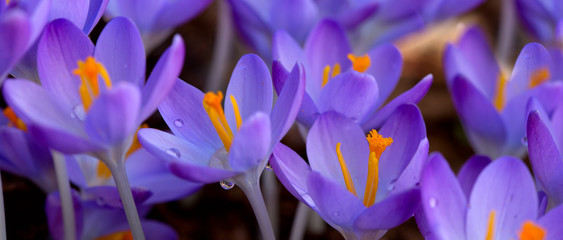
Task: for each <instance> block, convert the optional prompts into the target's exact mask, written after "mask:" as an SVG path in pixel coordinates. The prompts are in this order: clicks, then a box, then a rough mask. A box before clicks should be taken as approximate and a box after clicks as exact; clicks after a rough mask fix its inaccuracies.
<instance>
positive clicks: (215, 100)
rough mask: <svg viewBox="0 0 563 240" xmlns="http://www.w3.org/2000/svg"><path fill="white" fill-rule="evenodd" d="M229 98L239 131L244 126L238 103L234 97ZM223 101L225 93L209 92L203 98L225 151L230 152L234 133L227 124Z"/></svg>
mask: <svg viewBox="0 0 563 240" xmlns="http://www.w3.org/2000/svg"><path fill="white" fill-rule="evenodd" d="M229 97H230V99H231V103H232V105H233V112H234V114H235V120H236V123H237V129H238V128H240V126H241V125H242V119H241V117H240V112H239V107H238V103H237V100H236V99H235V97H234V96H233V95H231V96H229ZM222 100H223V93H222V92H221V91H218V92H217V93H214V92H208V93H206V94H205V96H203V108H204V109H205V111H206V112H207V115H209V119H211V123H213V127H215V130H216V131H217V134H218V135H219V138H220V139H221V141H222V142H223V145H224V146H225V149H226V150H227V151H229V149H230V148H231V142H232V141H233V132H232V131H231V128H230V127H229V124H228V123H227V119H226V118H225V112H224V111H223V107H222V106H221V101H222Z"/></svg>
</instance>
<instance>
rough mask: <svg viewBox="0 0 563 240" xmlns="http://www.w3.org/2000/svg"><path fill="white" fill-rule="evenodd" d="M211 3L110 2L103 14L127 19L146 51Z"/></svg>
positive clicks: (185, 0) (187, 0) (192, 0)
mask: <svg viewBox="0 0 563 240" xmlns="http://www.w3.org/2000/svg"><path fill="white" fill-rule="evenodd" d="M210 3H211V0H181V1H167V0H143V1H138V0H112V1H110V2H109V4H108V7H107V11H106V15H108V16H109V17H110V18H115V17H119V16H123V17H128V18H130V19H131V20H132V21H133V22H135V24H136V25H137V27H138V28H139V31H141V36H142V37H143V42H144V44H145V47H146V49H147V51H150V49H153V48H154V47H156V46H158V44H160V43H161V42H162V41H164V40H165V39H166V38H168V36H170V35H171V34H172V32H173V31H174V28H176V27H178V26H180V25H181V24H183V23H185V22H187V21H189V20H190V19H192V18H194V17H195V16H197V15H198V14H199V13H201V12H202V11H203V10H205V9H206V8H207V6H209V4H210Z"/></svg>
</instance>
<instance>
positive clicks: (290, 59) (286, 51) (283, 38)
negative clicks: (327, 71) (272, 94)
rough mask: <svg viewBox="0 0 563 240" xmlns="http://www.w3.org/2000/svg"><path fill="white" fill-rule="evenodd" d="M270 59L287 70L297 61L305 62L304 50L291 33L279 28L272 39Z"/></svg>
mask: <svg viewBox="0 0 563 240" xmlns="http://www.w3.org/2000/svg"><path fill="white" fill-rule="evenodd" d="M272 59H273V60H274V61H279V63H281V64H282V66H283V67H284V68H285V69H286V70H287V71H289V70H290V69H293V66H294V65H295V64H297V63H301V64H305V52H303V50H302V49H301V46H299V43H297V42H296V41H295V39H293V37H291V35H289V34H288V33H287V32H286V31H283V30H280V31H277V32H276V33H275V35H274V37H273V39H272ZM276 89H277V88H276Z"/></svg>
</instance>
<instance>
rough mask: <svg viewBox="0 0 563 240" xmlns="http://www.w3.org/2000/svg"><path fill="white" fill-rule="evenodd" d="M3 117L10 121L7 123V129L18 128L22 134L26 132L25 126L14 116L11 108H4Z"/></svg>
mask: <svg viewBox="0 0 563 240" xmlns="http://www.w3.org/2000/svg"><path fill="white" fill-rule="evenodd" d="M3 113H4V116H6V118H8V120H9V121H10V122H9V123H8V126H9V127H15V128H18V129H20V130H22V131H24V132H27V126H26V125H25V123H24V122H23V121H22V120H21V119H20V118H19V117H18V116H17V115H16V113H15V112H14V110H12V108H11V107H6V108H4V111H3Z"/></svg>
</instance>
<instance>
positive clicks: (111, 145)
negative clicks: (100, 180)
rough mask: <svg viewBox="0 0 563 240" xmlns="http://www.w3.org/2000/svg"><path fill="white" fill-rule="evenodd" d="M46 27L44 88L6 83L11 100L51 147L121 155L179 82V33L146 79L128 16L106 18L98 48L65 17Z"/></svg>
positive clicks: (41, 69) (42, 54) (41, 46)
mask: <svg viewBox="0 0 563 240" xmlns="http://www.w3.org/2000/svg"><path fill="white" fill-rule="evenodd" d="M45 31H46V32H45V34H44V35H43V37H42V39H41V42H40V43H39V48H38V51H39V52H38V64H39V76H40V78H41V83H42V86H39V85H37V84H36V83H34V82H31V81H26V80H10V81H7V82H6V86H5V88H4V96H5V97H6V101H7V102H8V103H9V105H10V106H12V108H13V109H14V112H16V113H17V115H18V116H20V117H21V118H22V119H23V120H24V122H26V123H28V130H29V132H30V133H31V134H32V135H33V136H35V137H36V138H37V140H38V141H39V142H41V143H44V144H45V145H46V146H49V147H50V148H53V149H56V150H58V151H60V152H63V153H67V154H74V153H85V152H89V153H101V152H106V151H110V150H111V151H114V152H113V154H116V155H115V156H117V157H121V154H123V155H124V154H125V153H126V151H127V149H129V145H130V144H131V139H132V137H133V135H134V133H135V130H136V129H137V128H138V126H139V125H140V123H141V122H142V121H143V120H144V119H145V118H147V117H148V116H150V114H152V112H153V111H154V110H155V109H156V107H157V105H158V104H159V103H160V101H161V100H162V99H163V98H164V97H165V96H166V93H167V92H168V91H169V90H170V89H171V88H172V86H173V85H174V81H175V79H176V77H177V76H178V74H179V72H180V68H181V66H182V63H183V56H184V46H183V43H182V40H181V38H180V37H176V38H175V39H174V41H173V43H172V46H171V47H170V49H169V50H168V51H167V52H166V53H165V54H164V55H163V56H162V57H161V59H160V61H159V62H158V63H157V66H156V67H155V70H154V71H153V73H152V74H151V76H150V77H149V79H148V81H147V83H146V84H145V82H144V79H145V62H144V61H143V60H142V59H145V57H144V48H143V46H142V42H141V38H140V35H139V33H138V31H137V30H136V28H135V26H134V24H133V23H132V22H130V21H129V20H127V19H126V18H116V19H115V20H113V21H111V22H110V23H108V25H107V26H106V27H105V29H104V30H103V31H102V33H101V35H100V37H99V39H98V43H97V47H96V48H94V45H93V44H92V42H91V41H90V40H89V39H88V37H87V36H86V35H85V34H84V33H83V32H82V31H81V30H80V29H78V28H77V27H76V26H74V25H73V24H72V23H71V22H69V21H68V20H64V19H59V20H55V21H53V22H52V23H50V24H49V25H48V26H47V28H46V30H45ZM139 59H141V61H139ZM115 156H112V157H115ZM106 164H108V163H106Z"/></svg>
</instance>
